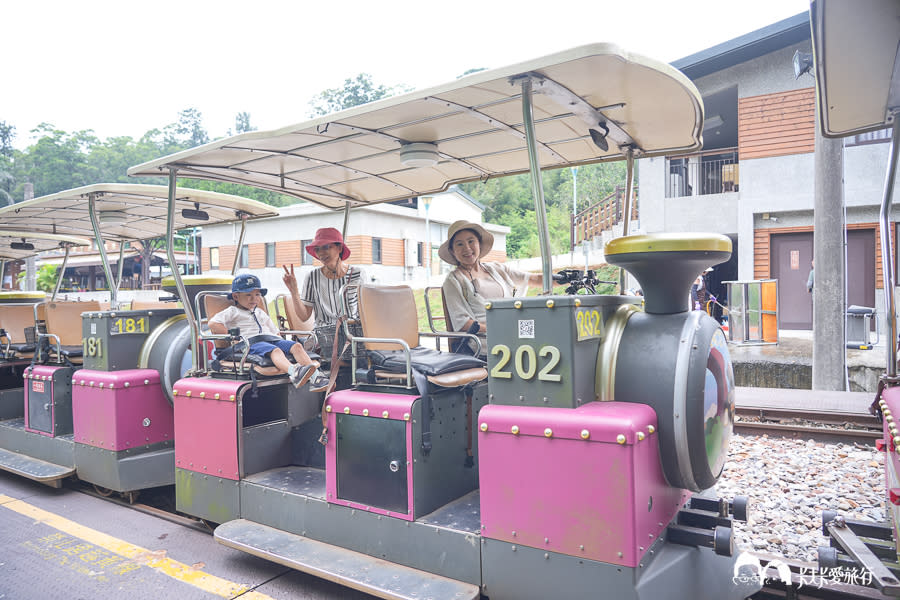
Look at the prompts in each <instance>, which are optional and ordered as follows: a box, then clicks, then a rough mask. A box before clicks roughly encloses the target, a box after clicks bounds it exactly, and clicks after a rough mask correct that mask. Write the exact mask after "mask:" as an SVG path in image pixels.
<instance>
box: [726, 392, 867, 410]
mask: <svg viewBox="0 0 900 600" xmlns="http://www.w3.org/2000/svg"><path fill="white" fill-rule="evenodd" d="M874 399H875V394H873V393H869V392H834V391H824V390H789V389H778V388H751V387H739V388H737V389H736V390H735V398H734V401H735V405H736V406H737V407H739V408H789V409H796V410H813V409H814V410H816V411H818V412H820V413H829V412H841V413H843V412H848V413H855V414H860V415H868V414H869V405H871V404H872V401H873V400H874Z"/></svg>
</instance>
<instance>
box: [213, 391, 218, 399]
mask: <svg viewBox="0 0 900 600" xmlns="http://www.w3.org/2000/svg"><path fill="white" fill-rule="evenodd" d="M213 398H215V399H216V400H218V399H219V392H216V395H215V396H213Z"/></svg>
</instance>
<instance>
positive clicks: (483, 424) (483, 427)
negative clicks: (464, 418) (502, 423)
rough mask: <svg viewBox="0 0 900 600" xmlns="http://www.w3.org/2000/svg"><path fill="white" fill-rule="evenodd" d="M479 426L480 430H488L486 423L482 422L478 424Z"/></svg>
mask: <svg viewBox="0 0 900 600" xmlns="http://www.w3.org/2000/svg"><path fill="white" fill-rule="evenodd" d="M479 428H480V429H481V430H482V431H487V430H488V425H487V423H482V424H481V426H480V427H479Z"/></svg>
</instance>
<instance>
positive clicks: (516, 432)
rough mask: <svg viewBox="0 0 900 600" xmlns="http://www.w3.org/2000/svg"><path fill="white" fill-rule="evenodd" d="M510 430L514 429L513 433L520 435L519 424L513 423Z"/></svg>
mask: <svg viewBox="0 0 900 600" xmlns="http://www.w3.org/2000/svg"><path fill="white" fill-rule="evenodd" d="M509 430H510V431H512V434H513V435H519V426H518V425H513V426H512V427H511V428H510V429H509Z"/></svg>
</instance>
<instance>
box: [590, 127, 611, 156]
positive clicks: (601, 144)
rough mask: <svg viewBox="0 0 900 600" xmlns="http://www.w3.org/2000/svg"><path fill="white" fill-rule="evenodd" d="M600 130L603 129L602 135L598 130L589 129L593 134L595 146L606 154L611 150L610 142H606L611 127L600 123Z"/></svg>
mask: <svg viewBox="0 0 900 600" xmlns="http://www.w3.org/2000/svg"><path fill="white" fill-rule="evenodd" d="M600 128H601V129H603V132H602V133H601V132H600V131H598V130H597V129H589V130H588V132H589V133H590V134H591V139H592V140H593V141H594V144H595V145H596V146H597V147H598V148H600V149H601V150H603V151H604V152H606V151H607V150H609V142H608V141H607V140H606V136H607V135H609V127H608V126H607V125H606V123H600Z"/></svg>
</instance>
